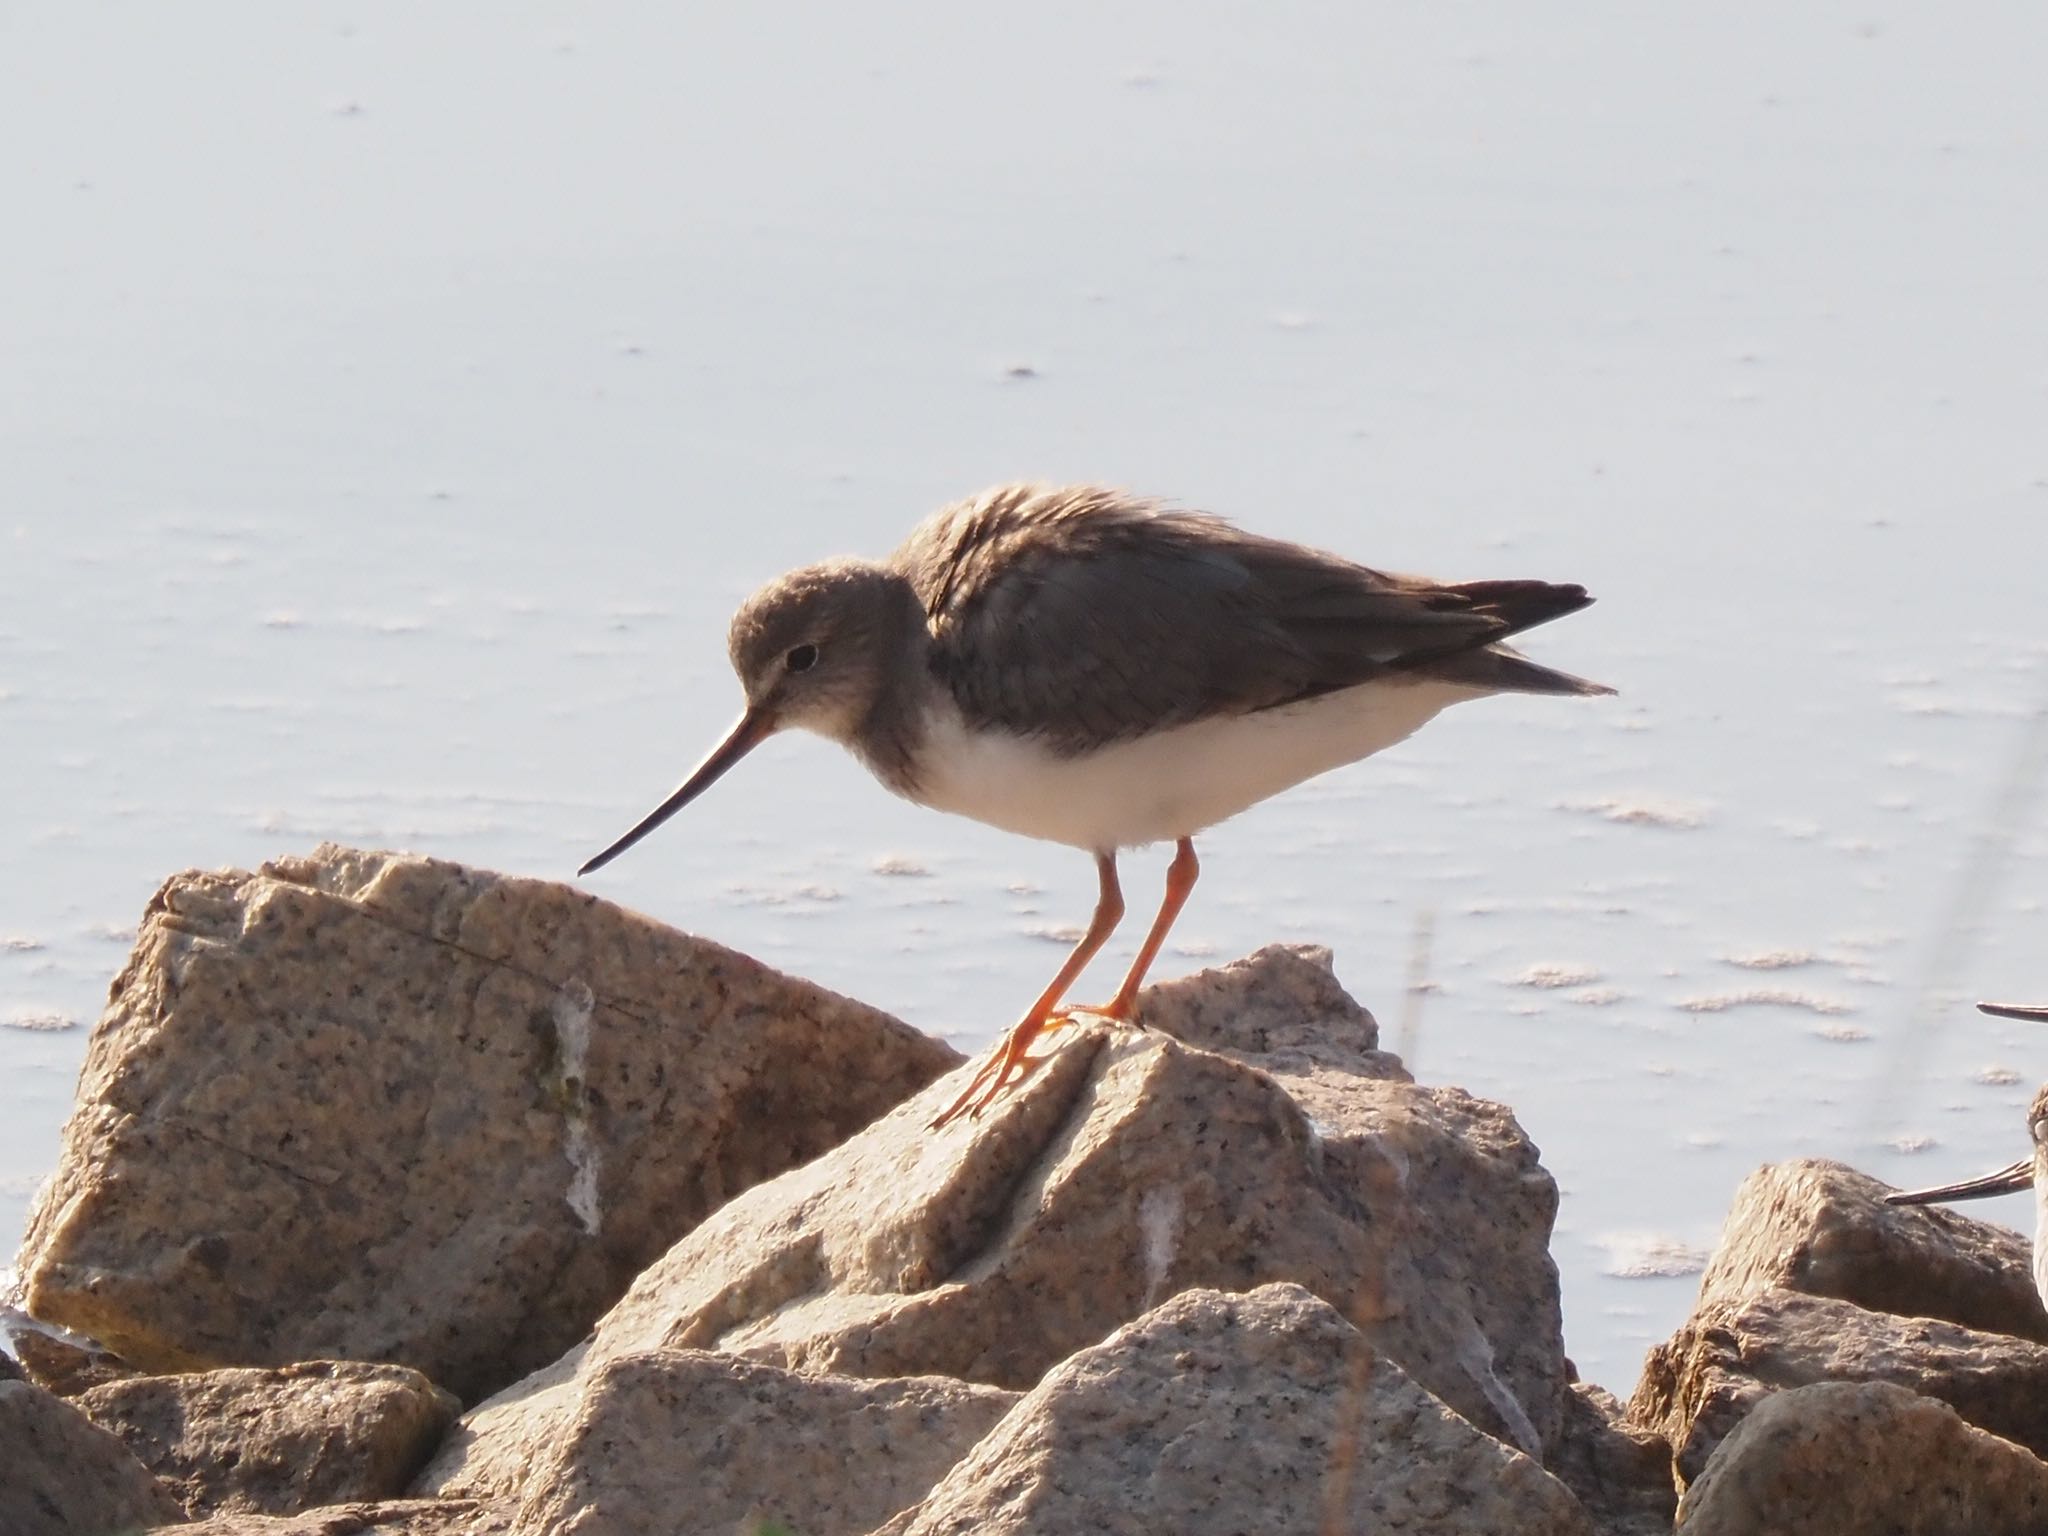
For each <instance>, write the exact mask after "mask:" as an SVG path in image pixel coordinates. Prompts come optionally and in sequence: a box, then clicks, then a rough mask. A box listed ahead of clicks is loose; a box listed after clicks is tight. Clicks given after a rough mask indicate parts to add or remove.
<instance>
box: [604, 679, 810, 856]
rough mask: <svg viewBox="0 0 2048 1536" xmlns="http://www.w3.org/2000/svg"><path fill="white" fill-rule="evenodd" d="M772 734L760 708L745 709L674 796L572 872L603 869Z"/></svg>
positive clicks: (772, 725) (772, 724)
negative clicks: (735, 723)
mask: <svg viewBox="0 0 2048 1536" xmlns="http://www.w3.org/2000/svg"><path fill="white" fill-rule="evenodd" d="M774 733H775V717H774V716H773V715H771V714H769V713H768V712H767V711H766V710H764V709H749V710H748V711H747V712H746V713H745V714H744V715H741V716H740V719H739V724H737V725H735V726H734V727H733V728H732V729H731V730H730V731H728V732H727V733H726V737H725V740H723V741H721V742H720V743H719V744H718V745H717V746H715V747H713V748H712V749H711V751H710V753H709V754H707V755H706V757H705V759H704V761H703V762H701V763H699V764H698V765H697V766H696V767H695V768H693V769H692V770H691V771H690V776H689V777H688V778H687V779H685V780H683V782H682V783H681V784H679V785H678V786H676V790H675V793H674V794H672V795H670V796H669V797H668V798H667V799H666V800H664V801H662V802H661V804H659V805H657V806H656V807H655V808H654V809H653V810H651V811H649V812H648V813H647V814H646V815H645V816H643V817H641V818H640V820H639V821H638V822H637V823H635V824H634V826H633V828H632V830H631V831H629V832H627V833H626V835H625V836H624V837H621V838H620V839H619V840H618V841H617V842H615V843H613V844H612V845H611V847H609V848H607V849H605V851H604V852H603V853H600V854H598V855H597V856H596V857H595V858H593V859H590V860H588V861H587V862H585V864H584V865H583V867H582V868H581V869H579V870H577V871H576V873H577V874H579V875H587V874H589V873H590V872H591V871H592V870H594V869H603V868H604V867H605V865H607V864H609V863H611V861H612V860H613V859H616V858H617V857H618V856H619V855H620V854H622V853H624V852H625V851H626V850H627V849H628V848H630V847H632V846H633V845H634V844H635V843H637V842H639V841H640V839H641V838H643V837H645V836H646V835H647V834H648V833H650V832H652V831H653V830H654V829H655V828H656V827H658V826H660V825H661V824H662V823H663V822H664V821H667V820H668V819H669V817H671V816H673V815H675V813H676V812H677V811H680V810H681V809H682V808H683V807H684V806H686V805H688V804H689V803H690V802H691V801H692V800H694V799H696V798H697V797H698V796H699V795H701V794H703V793H704V791H705V790H707V789H709V788H710V787H711V786H712V785H713V784H715V783H717V782H718V780H719V779H720V778H721V777H723V776H724V774H725V771H726V769H728V768H730V767H732V765H733V764H734V763H736V762H738V761H739V760H740V759H741V758H743V757H745V756H746V755H747V754H748V753H749V752H751V751H753V750H754V748H756V747H758V746H759V745H760V744H761V743H762V742H764V741H766V740H767V739H768V738H769V737H770V736H772V735H773V734H774Z"/></svg>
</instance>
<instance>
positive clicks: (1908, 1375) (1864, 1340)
mask: <svg viewBox="0 0 2048 1536" xmlns="http://www.w3.org/2000/svg"><path fill="white" fill-rule="evenodd" d="M1821 1382H1882V1383H1885V1384H1888V1385H1891V1386H1896V1387H1902V1388H1905V1389H1907V1390H1909V1391H1913V1392H1918V1393H1921V1394H1923V1395H1925V1396H1927V1397H1930V1398H1937V1399H1940V1400H1942V1401H1944V1402H1946V1403H1948V1404H1950V1405H1951V1406H1952V1407H1953V1408H1954V1409H1955V1410H1956V1411H1957V1412H1958V1413H1960V1414H1961V1415H1962V1417H1963V1418H1965V1419H1967V1420H1968V1421H1969V1422H1971V1423H1972V1424H1975V1425H1978V1426H1979V1427H1981V1428H1983V1429H1987V1430H1989V1431H1991V1432H1992V1433H1993V1434H1996V1435H1999V1436H2001V1437H2003V1438H2004V1439H2007V1440H2011V1441H2015V1442H2017V1443H2018V1444H2020V1445H2024V1446H2026V1447H2028V1448H2029V1449H2030V1450H2033V1451H2034V1452H2036V1453H2037V1454H2039V1453H2042V1452H2048V1348H2044V1347H2043V1346H2041V1345H2039V1344H2030V1343H2027V1342H2025V1341H2024V1340H2020V1339H2013V1338H2009V1337H2007V1336H2006V1335H2004V1334H1995V1333H1980V1332H1978V1331H1976V1330H1974V1329H1969V1328H1959V1327H1957V1326H1956V1325H1955V1324H1954V1323H1944V1322H1937V1321H1935V1320H1934V1319H1931V1318H1914V1317H1894V1316H1891V1315H1890V1314H1888V1313H1883V1312H1867V1311H1865V1310H1863V1309H1862V1308H1860V1307H1856V1306H1852V1305H1851V1304H1849V1303H1848V1302H1845V1301H1836V1300H1834V1299H1833V1298H1831V1297H1825V1296H1803V1295H1800V1294H1799V1293H1798V1292H1795V1291H1779V1290H1771V1291H1765V1292H1762V1293H1761V1294H1759V1295H1754V1296H1750V1297H1748V1298H1747V1299H1745V1300H1742V1301H1737V1302H1710V1303H1708V1304H1707V1305H1706V1306H1703V1307H1702V1308H1700V1310H1699V1311H1697V1312H1695V1313H1694V1314H1693V1316H1692V1318H1691V1319H1690V1320H1689V1321H1688V1322H1687V1323H1686V1325H1685V1326H1684V1327H1683V1328H1681V1329H1680V1330H1679V1331H1678V1333H1677V1334H1676V1335H1674V1336H1673V1337H1672V1338H1671V1339H1670V1340H1669V1341H1668V1342H1667V1343H1664V1344H1661V1345H1659V1346H1657V1348H1655V1349H1653V1350H1651V1351H1650V1354H1649V1357H1648V1359H1647V1360H1646V1361H1645V1363H1644V1366H1643V1377H1642V1381H1641V1384H1640V1385H1639V1386H1638V1387H1637V1388H1636V1394H1635V1396H1634V1397H1633V1398H1632V1399H1631V1400H1630V1402H1629V1418H1630V1420H1631V1421H1632V1422H1633V1423H1634V1424H1635V1425H1636V1426H1637V1427H1639V1428H1644V1429H1650V1430H1653V1431H1655V1432H1657V1433H1659V1434H1662V1435H1663V1436H1664V1437H1665V1438H1666V1439H1667V1440H1668V1441H1670V1443H1671V1446H1672V1450H1673V1453H1674V1455H1675V1457H1676V1461H1677V1470H1678V1475H1679V1476H1680V1478H1681V1479H1683V1480H1685V1481H1687V1482H1690V1481H1691V1480H1692V1479H1694V1478H1696V1477H1698V1476H1699V1475H1700V1474H1701V1472H1702V1470H1703V1469H1704V1468H1705V1466H1706V1464H1707V1460H1708V1458H1709V1457H1710V1456H1711V1455H1712V1454H1713V1452H1714V1449H1715V1447H1716V1446H1718V1445H1720V1444H1721V1443H1722V1441H1723V1440H1725V1439H1726V1438H1727V1437H1728V1436H1729V1435H1730V1434H1732V1433H1733V1432H1734V1430H1735V1427H1736V1426H1737V1425H1738V1424H1739V1423H1741V1422H1742V1420H1743V1419H1744V1417H1745V1416H1746V1415H1748V1414H1750V1413H1752V1412H1753V1411H1755V1410H1756V1408H1757V1407H1758V1406H1759V1405H1760V1404H1762V1403H1763V1402H1765V1401H1767V1400H1768V1399H1770V1398H1771V1397H1772V1396H1773V1395H1774V1394H1777V1393H1780V1392H1783V1391H1786V1390H1788V1389H1791V1388H1795V1387H1804V1386H1811V1385H1815V1384H1818V1383H1821Z"/></svg>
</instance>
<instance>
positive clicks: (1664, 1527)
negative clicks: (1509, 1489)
mask: <svg viewBox="0 0 2048 1536" xmlns="http://www.w3.org/2000/svg"><path fill="white" fill-rule="evenodd" d="M1543 1464H1544V1466H1545V1468H1546V1469H1547V1470H1548V1471H1549V1472H1550V1473H1551V1475H1552V1476H1554V1477H1555V1478H1557V1480H1558V1481H1559V1482H1561V1483H1563V1484H1564V1485H1565V1487H1567V1488H1569V1489H1570V1490H1571V1491H1572V1497H1574V1498H1575V1499H1577V1500H1578V1501H1579V1504H1580V1507H1582V1508H1583V1509H1584V1510H1585V1511H1586V1513H1587V1515H1588V1516H1590V1517H1591V1519H1592V1521H1593V1528H1594V1529H1595V1530H1596V1531H1598V1532H1599V1533H1600V1536H1668V1533H1669V1532H1670V1530H1671V1519H1672V1515H1673V1514H1674V1513H1675V1511H1676V1507H1677V1504H1678V1490H1677V1488H1676V1487H1674V1486H1673V1484H1672V1481H1671V1447H1670V1446H1669V1445H1667V1444H1666V1443H1665V1442H1664V1438H1663V1437H1662V1436H1661V1435H1656V1434H1652V1433H1651V1432H1650V1431H1648V1430H1645V1429H1639V1428H1637V1427H1636V1426H1635V1425H1633V1424H1631V1423H1630V1422H1629V1421H1628V1415H1627V1410H1626V1409H1625V1408H1624V1407H1623V1406H1622V1404H1621V1403H1619V1402H1617V1401H1616V1400H1615V1397H1614V1394H1613V1393H1611V1392H1608V1391H1606V1390H1605V1389H1604V1388H1601V1387H1596V1386H1593V1385H1592V1384H1591V1383H1589V1382H1583V1381H1575V1382H1573V1383H1572V1391H1571V1396H1570V1397H1569V1398H1568V1399H1566V1402H1565V1416H1564V1429H1563V1432H1562V1433H1561V1435H1560V1436H1559V1440H1558V1444H1557V1446H1556V1448H1555V1449H1554V1450H1552V1452H1551V1453H1550V1454H1549V1455H1548V1456H1546V1457H1545V1458H1544V1463H1543Z"/></svg>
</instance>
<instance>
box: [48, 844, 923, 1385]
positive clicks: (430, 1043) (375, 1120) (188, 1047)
mask: <svg viewBox="0 0 2048 1536" xmlns="http://www.w3.org/2000/svg"><path fill="white" fill-rule="evenodd" d="M958 1059H959V1058H958V1056H957V1055H956V1054H955V1053H954V1052H952V1051H951V1050H949V1049H948V1048H947V1047H946V1046H944V1045H943V1044H941V1043H939V1042H937V1041H933V1040H929V1039H927V1038H925V1037H924V1036H922V1035H920V1034H918V1033H917V1032H916V1031H914V1030H911V1029H910V1028H908V1027H907V1026H905V1025H903V1024H900V1023H898V1022H896V1021H895V1020H893V1019H890V1018H888V1017H887V1016H886V1015H883V1014H880V1013H878V1012H876V1011H875V1010H873V1009H871V1008H868V1007H865V1006H863V1005H862V1004H859V1003H855V1002H852V1001H849V1000H848V999H845V998H842V997H837V996H834V995H833V994H831V993H828V992H824V991H822V990H820V989H819V988H816V987H813V986H810V985H808V984H806V983H804V982H800V981H796V980H793V979H791V978H789V977H786V976H782V975H779V974H777V973H776V972H774V971H771V970H769V969H767V968H766V967H764V966H762V965H759V964H757V963H755V962H754V961H752V960H749V959H747V958H745V957H744V956H741V955H738V954H734V953H732V952H731V951H729V950H725V949H722V948H720V947H719V946H717V945H715V944H710V943H706V942H704V941H702V940H699V939H694V938H691V937H689V936H687V935H684V934H680V933H676V932H674V931H672V930H670V929H667V928H663V927H661V926H660V925H659V924H656V923H653V922H650V921H649V920H647V919H646V918H643V917H639V916H636V915H635V914H633V913H630V912H626V911H622V910H621V909H619V908H617V907H614V906H612V905H610V904H609V903H606V902H603V901H599V900H597V899H596V898H594V897H592V896H589V895H587V894H584V893H582V892H579V891H576V890H574V889H571V888H570V887H568V886H564V885H558V884H553V883H547V882H542V881H537V880H524V879H510V878H505V877H502V876H498V875H493V874H488V873H485V872H482V871H478V870H472V869H466V868H463V867H462V866H459V865H455V864H448V863H443V862H440V861H437V860H430V859H421V858H414V857H407V856H400V855H392V854H377V853H359V852H353V851H351V850H348V849H343V848H336V847H332V846H327V847H323V848H321V849H320V850H319V851H318V852H316V853H315V854H313V855H312V856H311V857H309V858H301V859H287V860H281V861H279V862H278V863H275V864H270V865H266V866H265V867H264V868H263V870H262V871H261V872H260V873H257V874H253V875H252V874H246V873H241V872H233V871H231V872H225V873H219V874H198V873H193V874H185V875H180V876H177V877H175V878H174V879H172V880H171V881H170V882H169V883H168V884H166V885H165V886H164V888H163V889H162V890H161V891H160V892H158V894H157V896H156V898H155V899H154V900H153V901H152V902H151V903H150V906H149V909H148V911H147V912H146V913H145V915H144V919H143V923H142V930H141V935H140V937H139V939H138V941H137V944H136V948H135V952H134V954H133V955H132V956H131V957H130V960H129V962H128V965H127V968H126V969H125V970H124V971H123V972H122V974H121V976H120V978H119V980H118V981H117V982H116V983H115V986H114V991H113V995H112V998H111V1001H110V1002H109V1004H108V1008H107V1012H106V1014H105V1016H104V1017H102V1018H101V1020H100V1022H99V1024H98V1026H97V1027H96V1028H95V1030H94V1032H93V1036H92V1041H91V1045H90V1047H89V1051H88V1055H87V1059H86V1064H85V1068H84V1071H83V1073H82V1075H81V1079H80V1084H79V1099H78V1106H77V1108H76V1110H75V1111H74V1113H73V1115H72V1118H71V1121H70V1123H69V1124H68V1125H67V1126H66V1128H65V1135H64V1151H63V1158H62V1161H61V1163H60V1165H59V1167H58V1171H57V1174H56V1176H55V1177H54V1178H53V1179H51V1180H50V1182H49V1184H48V1185H47V1186H46V1187H45V1189H44V1190H43V1192H42V1195H41V1197H40V1198H39V1200H38V1201H37V1204H36V1206H35V1209H34V1212H33V1214H32V1216H31V1219H30V1225H29V1231H28V1236H27V1238H26V1240H25V1243H24V1246H23V1250H22V1254H21V1258H20V1260H19V1268H20V1269H21V1272H22V1276H23V1280H24V1282H25V1286H26V1303H25V1305H26V1306H27V1309H28V1310H29V1311H30V1312H31V1313H33V1314H34V1315H36V1316H38V1317H42V1318H47V1319H50V1320H52V1321H55V1322H58V1323H62V1324H65V1325H67V1326H69V1327H72V1328H75V1329H77V1330H79V1331H80V1332H82V1333H86V1334H89V1335H91V1336H93V1337H95V1338H97V1339H99V1340H100V1341H101V1342H103V1343H105V1344H107V1345H108V1346H110V1347H111V1348H113V1349H115V1350H116V1351H117V1352H118V1353H119V1354H121V1355H122V1356H123V1357H125V1358H126V1359H127V1360H129V1361H130V1362H131V1363H133V1364H135V1365H138V1366H141V1367H145V1368H147V1369H149V1370H152V1371H171V1370H188V1369H198V1368H207V1367H212V1366H220V1365H272V1364H286V1363H289V1362H291V1361H294V1360H303V1359H327V1358H335V1359H367V1360H388V1361H395V1362H399V1363H403V1364H407V1365H411V1366H414V1367H416V1368H418V1369H419V1370H421V1371H424V1372H425V1373H426V1374H427V1375H428V1376H430V1377H432V1378H433V1379H434V1380H435V1381H437V1382H439V1383H441V1384H442V1385H444V1386H446V1387H449V1388H451V1389H452V1390H454V1391H455V1392H457V1393H458V1394H460V1395H462V1396H463V1397H465V1398H472V1397H475V1396H477V1395H480V1394H481V1393H483V1392H485V1391H488V1390H491V1389H493V1388H495V1387H497V1386H500V1385H502V1384H504V1383H505V1382H507V1381H510V1380H513V1379H515V1378H517V1377H518V1376H519V1375H521V1374H523V1373H524V1372H526V1371H528V1370H530V1369H532V1368H533V1367H535V1366H538V1365H541V1364H543V1363H545V1362H547V1361H549V1360H552V1359H554V1358H555V1357H556V1356H557V1355H559V1354H560V1353H561V1351H562V1350H564V1349H566V1348H567V1347H568V1346H569V1345H571V1344H572V1343H574V1342H575V1341H576V1339H578V1338H579V1337H580V1336H581V1335H582V1334H583V1333H584V1331H585V1330H586V1329H587V1328H588V1327H589V1325H590V1323H591V1322H592V1321H593V1320H594V1319H595V1318H596V1317H597V1316H598V1315H599V1314H601V1313H602V1312H603V1311H604V1309H605V1308H606V1307H607V1306H608V1305H609V1304H610V1303H611V1302H613V1301H614V1300H616V1299H617V1297H618V1295H619V1293H620V1292H621V1291H622V1290H623V1289H624V1288H625V1286H626V1284H627V1283H628V1281H630V1280H631V1278H632V1277H633V1275H634V1274H635V1273H637V1272H638V1271H639V1270H640V1269H641V1268H642V1267H643V1266H644V1265H645V1264H646V1263H647V1262H648V1261H649V1260H651V1259H653V1258H654V1257H656V1256H657V1255H659V1254H660V1253H661V1252H662V1251H663V1250H664V1249H666V1248H667V1247H668V1246H669V1245H670V1244H671V1243H673V1242H674V1241H675V1239H676V1238H677V1237H678V1236H680V1235H681V1234H682V1233H684V1232H687V1231H688V1230H689V1229H690V1228H691V1227H692V1226H694V1225H695V1224H696V1223H697V1222H698V1221H700V1220H701V1219H702V1218H703V1217H704V1216H705V1215H706V1214H707V1213H708V1212H710V1211H711V1210H713V1209H715V1208H716V1207H718V1206H719V1205H721V1204H722V1203H724V1202H725V1201H726V1200H728V1199H730V1198H731V1197H732V1196H733V1195H734V1194H736V1193H738V1192H739V1191H740V1190H743V1189H745V1188H747V1187H748V1186H749V1185H751V1184H754V1183H755V1182H757V1181H759V1180H761V1179H764V1178H767V1177H770V1176H771V1175H773V1174H775V1173H777V1172H779V1171H781V1170H783V1169H785V1168H789V1167H792V1166H795V1165H797V1164H800V1163H803V1162H805V1161H807V1160H809V1159H811V1158H813V1157H815V1156H816V1155H817V1154H818V1153H820V1152H822V1151H824V1150H825V1149H826V1148H828V1147H830V1146H832V1145H834V1144H836V1143H837V1142H838V1141H840V1140H841V1139H843V1138H844V1137H845V1136H846V1135H848V1134H849V1133H851V1132H852V1131H854V1130H856V1129H858V1128H859V1127H860V1126H862V1125H864V1124H865V1123H866V1122H867V1121H868V1120H870V1119H871V1118H873V1116H874V1115H876V1114H877V1113H879V1112H880V1111H881V1110H883V1109H886V1108H887V1107H889V1106H890V1105H892V1104H894V1103H896V1102H897V1101H899V1100H900V1099H902V1098H903V1097H904V1096H905V1095H906V1094H908V1093H911V1092H913V1091H915V1090H916V1089H917V1088H919V1087H920V1086H922V1085H923V1084H925V1083H926V1082H928V1081H930V1080H931V1078H932V1077H933V1076H934V1075H936V1074H937V1073H939V1072H941V1071H943V1070H944V1069H945V1068H947V1067H948V1066H950V1065H951V1064H952V1063H954V1062H956V1061H957V1060H958Z"/></svg>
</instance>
